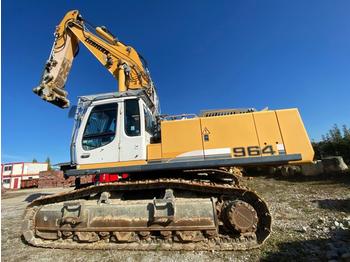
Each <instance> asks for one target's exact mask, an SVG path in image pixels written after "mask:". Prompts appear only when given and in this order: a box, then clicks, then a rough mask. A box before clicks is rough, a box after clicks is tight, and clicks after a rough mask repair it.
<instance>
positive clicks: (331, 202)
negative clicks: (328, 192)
mask: <svg viewBox="0 0 350 262" xmlns="http://www.w3.org/2000/svg"><path fill="white" fill-rule="evenodd" d="M312 202H314V203H317V204H318V206H319V207H320V208H323V209H329V210H334V211H340V212H347V213H350V198H348V199H322V200H314V201H312Z"/></svg>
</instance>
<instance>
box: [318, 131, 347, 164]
mask: <svg viewBox="0 0 350 262" xmlns="http://www.w3.org/2000/svg"><path fill="white" fill-rule="evenodd" d="M312 146H313V148H314V150H315V158H316V159H322V158H323V157H327V156H342V157H343V159H344V161H345V162H346V163H347V164H349V163H350V128H347V127H346V125H343V126H342V129H340V128H339V127H338V126H337V125H334V126H333V127H332V128H331V130H329V131H328V133H327V134H326V135H325V136H322V140H321V141H320V142H313V143H312Z"/></svg>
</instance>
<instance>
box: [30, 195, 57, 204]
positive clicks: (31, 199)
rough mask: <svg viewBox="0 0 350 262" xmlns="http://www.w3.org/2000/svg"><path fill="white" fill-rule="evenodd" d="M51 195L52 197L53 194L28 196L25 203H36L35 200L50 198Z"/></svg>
mask: <svg viewBox="0 0 350 262" xmlns="http://www.w3.org/2000/svg"><path fill="white" fill-rule="evenodd" d="M49 195H52V194H45V193H34V194H31V195H29V196H27V197H26V199H25V200H24V201H27V202H28V203H30V202H32V201H34V200H35V199H38V198H40V197H44V196H49Z"/></svg>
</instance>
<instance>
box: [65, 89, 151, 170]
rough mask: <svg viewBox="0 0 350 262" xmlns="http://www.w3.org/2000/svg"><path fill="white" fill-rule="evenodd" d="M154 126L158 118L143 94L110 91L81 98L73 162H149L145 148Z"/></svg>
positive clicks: (75, 130)
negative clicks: (124, 93)
mask: <svg viewBox="0 0 350 262" xmlns="http://www.w3.org/2000/svg"><path fill="white" fill-rule="evenodd" d="M154 128H155V117H154V115H153V114H152V111H151V109H150V108H149V106H148V105H147V103H146V102H145V100H143V99H142V96H141V97H140V96H128V97H126V96H124V95H120V94H119V93H110V94H101V95H96V96H83V97H80V98H79V103H78V107H77V110H76V116H75V127H74V130H73V136H72V143H71V157H72V162H73V164H76V165H89V168H94V167H103V166H104V165H106V166H107V165H108V166H116V165H118V163H119V162H129V161H140V163H141V162H143V161H146V147H147V145H148V144H149V143H150V140H151V137H152V136H153V132H154ZM92 163H93V164H92ZM124 164H125V163H124Z"/></svg>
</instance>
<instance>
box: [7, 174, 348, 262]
mask: <svg viewBox="0 0 350 262" xmlns="http://www.w3.org/2000/svg"><path fill="white" fill-rule="evenodd" d="M242 180H243V183H244V184H247V185H248V186H249V187H250V188H252V189H254V190H255V191H257V192H258V193H259V194H260V195H261V196H262V198H263V199H264V200H265V201H266V202H267V203H268V205H269V207H270V211H271V213H272V216H273V233H272V235H271V237H270V238H269V239H268V240H267V242H266V243H265V244H264V245H263V246H262V247H261V248H259V249H255V250H251V251H244V252H163V251H154V252H140V251H123V252H121V251H83V250H59V249H44V248H34V247H31V246H28V245H26V244H25V243H23V241H22V239H21V233H20V228H21V221H22V214H23V210H24V208H25V206H26V205H27V204H28V203H29V202H30V201H32V200H33V199H35V198H37V197H39V196H41V195H45V194H52V193H57V192H61V191H64V190H67V189H62V188H61V189H60V188H55V189H30V190H21V191H15V192H6V193H4V194H2V200H1V203H2V205H1V220H2V221H1V222H2V224H1V251H2V252H1V260H2V261H26V260H33V261H52V260H53V259H54V260H55V261H57V262H58V261H97V260H99V261H119V260H123V261H125V262H126V261H191V262H192V261H209V260H210V261H260V260H265V261H271V260H273V261H290V260H298V261H320V260H321V261H328V260H333V261H337V260H338V261H350V174H349V173H348V174H343V175H337V176H327V177H318V178H300V177H294V178H283V177H279V178H272V177H263V176H259V177H253V178H243V179H242Z"/></svg>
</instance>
